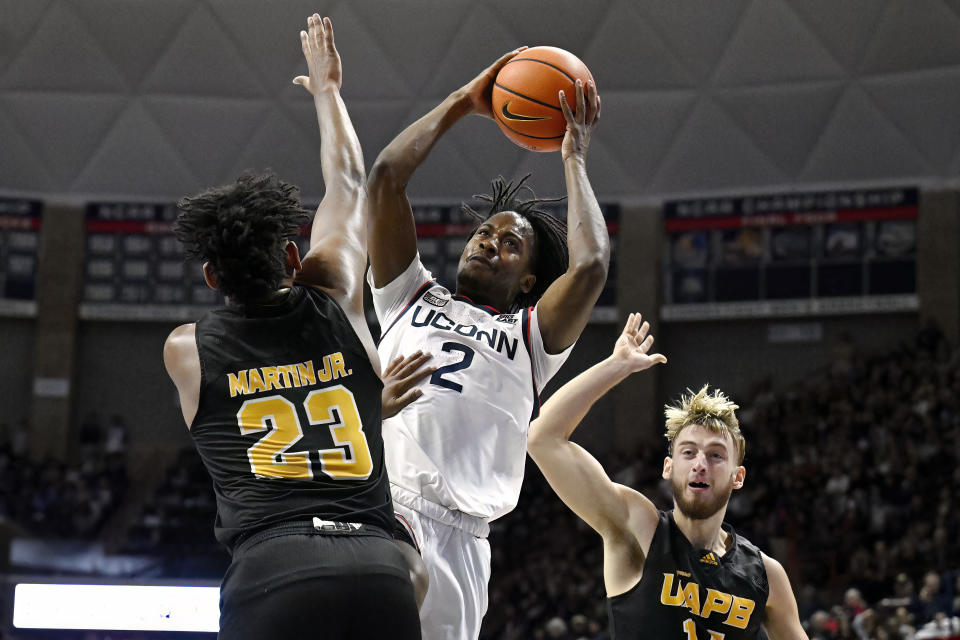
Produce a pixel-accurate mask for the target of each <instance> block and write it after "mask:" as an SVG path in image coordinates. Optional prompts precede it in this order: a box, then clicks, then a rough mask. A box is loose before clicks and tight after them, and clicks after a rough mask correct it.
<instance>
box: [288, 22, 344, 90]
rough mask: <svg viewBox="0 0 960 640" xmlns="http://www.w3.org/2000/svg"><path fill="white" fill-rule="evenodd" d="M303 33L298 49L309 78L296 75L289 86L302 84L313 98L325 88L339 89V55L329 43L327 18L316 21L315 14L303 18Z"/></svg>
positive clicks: (330, 32) (331, 27) (330, 40)
mask: <svg viewBox="0 0 960 640" xmlns="http://www.w3.org/2000/svg"><path fill="white" fill-rule="evenodd" d="M307 28H308V29H309V33H308V32H307V31H301V32H300V46H301V48H302V49H303V57H304V58H306V59H307V70H308V72H309V73H310V75H309V76H297V77H296V78H294V79H293V84H299V85H302V86H303V88H304V89H306V90H307V91H309V92H310V93H312V94H314V95H317V94H318V93H319V92H320V91H323V90H324V89H325V88H328V87H331V86H332V87H334V88H335V89H340V83H341V82H342V81H343V68H342V67H341V65H340V54H339V53H337V47H336V45H335V44H334V42H333V23H332V22H330V18H324V19H323V20H321V19H320V14H318V13H315V14H313V15H312V16H310V17H309V18H307Z"/></svg>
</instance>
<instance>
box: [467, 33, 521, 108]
mask: <svg viewBox="0 0 960 640" xmlns="http://www.w3.org/2000/svg"><path fill="white" fill-rule="evenodd" d="M526 48H527V47H525V46H524V47H517V48H516V49H514V50H513V51H511V52H509V53H505V54H503V55H502V56H500V57H499V58H498V59H497V61H496V62H494V63H493V64H492V65H490V66H489V67H487V68H486V69H484V70H483V71H482V72H480V75H478V76H477V77H476V78H474V79H473V80H471V81H470V82H468V83H467V84H465V85H464V86H463V88H462V89H460V91H462V92H463V93H464V94H465V95H466V96H467V97H468V98H469V99H470V103H471V105H472V106H473V110H472V113H476V114H478V115H481V116H484V117H487V118H491V119H492V118H493V83H494V82H495V81H496V79H497V74H498V73H500V69H502V68H503V67H504V65H506V64H507V63H508V62H510V61H511V60H512V59H513V57H514V56H516V55H517V54H518V53H520V52H521V51H523V50H524V49H526Z"/></svg>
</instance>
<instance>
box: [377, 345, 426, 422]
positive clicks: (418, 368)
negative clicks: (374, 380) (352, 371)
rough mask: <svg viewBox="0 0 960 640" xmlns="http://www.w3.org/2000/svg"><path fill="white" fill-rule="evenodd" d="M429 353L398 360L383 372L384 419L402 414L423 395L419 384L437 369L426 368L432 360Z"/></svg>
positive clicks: (415, 354) (420, 353)
mask: <svg viewBox="0 0 960 640" xmlns="http://www.w3.org/2000/svg"><path fill="white" fill-rule="evenodd" d="M432 357H433V356H431V355H430V354H429V353H423V352H422V351H417V352H416V353H413V354H411V355H409V356H407V357H406V358H404V357H403V356H397V358H396V359H395V360H394V361H393V362H391V363H390V364H389V366H387V368H386V369H385V370H384V371H383V376H381V377H382V378H383V392H382V393H381V394H380V402H381V405H382V407H383V419H384V420H386V419H387V418H390V417H392V416H395V415H397V414H398V413H400V410H401V409H403V408H404V407H405V406H407V405H408V404H410V403H411V402H413V401H414V400H416V399H417V398H419V397H420V396H422V395H423V391H422V390H421V389H420V388H419V387H415V386H414V385H416V384H417V383H418V382H420V381H421V380H423V379H424V378H425V377H427V376H429V375H432V374H433V373H434V372H435V371H436V370H437V368H436V367H434V366H426V363H427V361H428V360H430V358H432Z"/></svg>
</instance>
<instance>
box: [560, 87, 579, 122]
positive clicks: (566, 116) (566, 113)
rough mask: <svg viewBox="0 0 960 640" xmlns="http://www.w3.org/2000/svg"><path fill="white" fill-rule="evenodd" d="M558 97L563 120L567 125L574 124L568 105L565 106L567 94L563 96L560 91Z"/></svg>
mask: <svg viewBox="0 0 960 640" xmlns="http://www.w3.org/2000/svg"><path fill="white" fill-rule="evenodd" d="M558 95H559V97H560V110H561V111H563V117H564V119H566V121H567V124H568V125H569V124H573V123H574V122H576V120H574V117H573V111H571V110H570V105H569V104H567V94H565V93H564V92H563V90H562V89H561V90H560V93H559V94H558Z"/></svg>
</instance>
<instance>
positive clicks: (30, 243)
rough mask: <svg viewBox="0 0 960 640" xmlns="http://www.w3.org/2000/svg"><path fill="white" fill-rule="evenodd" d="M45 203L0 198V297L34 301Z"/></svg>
mask: <svg viewBox="0 0 960 640" xmlns="http://www.w3.org/2000/svg"><path fill="white" fill-rule="evenodd" d="M42 212H43V204H42V203H41V202H40V201H39V200H24V199H17V198H0V298H3V299H4V300H11V301H33V300H34V299H35V293H36V280H37V252H38V250H39V245H40V225H41V222H42Z"/></svg>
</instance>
